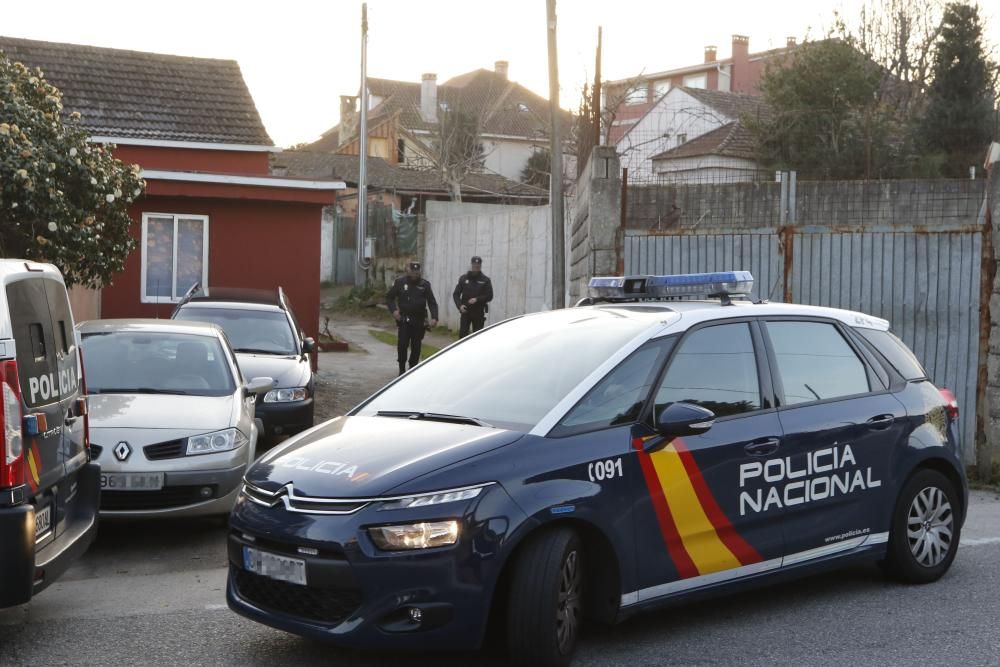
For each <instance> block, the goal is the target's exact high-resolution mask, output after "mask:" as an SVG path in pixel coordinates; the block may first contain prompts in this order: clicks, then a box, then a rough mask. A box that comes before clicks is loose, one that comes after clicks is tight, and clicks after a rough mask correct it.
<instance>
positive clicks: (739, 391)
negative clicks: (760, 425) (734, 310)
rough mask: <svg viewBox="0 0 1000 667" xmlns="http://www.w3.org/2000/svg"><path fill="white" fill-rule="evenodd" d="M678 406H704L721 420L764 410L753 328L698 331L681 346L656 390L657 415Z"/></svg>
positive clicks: (731, 326)
mask: <svg viewBox="0 0 1000 667" xmlns="http://www.w3.org/2000/svg"><path fill="white" fill-rule="evenodd" d="M679 402H684V403H693V404H695V405H700V406H702V407H703V408H706V409H708V410H711V411H712V412H714V413H715V415H716V416H717V417H726V416H729V415H738V414H742V413H744V412H750V411H752V410H759V409H760V407H761V397H760V382H759V379H758V377H757V359H756V357H755V355H754V348H753V338H752V336H751V334H750V325H749V324H747V323H746V322H740V323H738V324H721V325H717V326H712V327H707V328H704V329H699V330H697V331H695V332H694V333H692V334H691V335H689V336H688V337H687V338H685V339H684V340H683V341H682V342H681V346H680V348H678V350H677V354H675V355H674V358H673V359H672V360H671V362H670V367H669V368H668V369H667V373H666V375H665V376H664V378H663V382H662V383H661V384H660V388H659V390H658V391H657V392H656V411H657V413H659V411H660V410H662V409H663V408H665V407H666V406H668V405H670V404H671V403H679Z"/></svg>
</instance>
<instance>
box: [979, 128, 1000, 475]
mask: <svg viewBox="0 0 1000 667" xmlns="http://www.w3.org/2000/svg"><path fill="white" fill-rule="evenodd" d="M993 146H994V151H1000V144H993ZM989 172H990V183H989V190H988V197H987V198H986V200H985V202H984V204H983V232H984V234H983V236H984V243H985V245H986V246H987V251H988V253H987V255H986V261H984V262H983V268H984V269H985V271H986V276H985V282H984V286H983V296H984V297H987V296H988V298H989V306H988V307H987V309H986V312H984V313H983V315H984V317H985V316H986V315H987V314H988V315H989V333H988V334H986V335H984V336H983V339H981V340H980V354H981V355H982V356H985V357H986V362H985V364H982V363H981V364H980V367H979V384H980V389H981V390H982V401H981V402H980V404H979V406H978V407H979V410H978V412H979V415H980V417H979V425H980V429H981V431H982V433H981V435H980V437H979V438H977V440H976V469H977V472H978V473H979V477H980V478H981V479H988V478H992V479H997V477H1000V469H998V466H1000V277H998V273H1000V272H998V271H997V267H998V265H1000V233H998V226H1000V161H998V162H994V163H993V164H992V166H991V168H990V170H989ZM982 333H984V334H985V332H982Z"/></svg>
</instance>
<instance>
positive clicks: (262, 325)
mask: <svg viewBox="0 0 1000 667" xmlns="http://www.w3.org/2000/svg"><path fill="white" fill-rule="evenodd" d="M176 319H178V320H194V321H195V322H211V323H212V324H218V325H219V326H220V327H222V330H223V331H225V332H226V337H227V338H229V344H230V345H232V346H233V351H234V352H237V353H241V352H242V353H246V354H274V355H281V356H293V355H296V354H298V353H299V352H298V350H297V349H296V344H295V335H294V333H293V332H292V327H291V325H290V324H289V323H288V318H287V317H286V316H285V314H284V313H283V312H278V311H270V310H249V309H242V308H203V307H201V306H198V307H196V308H181V310H180V312H178V314H177V317H176Z"/></svg>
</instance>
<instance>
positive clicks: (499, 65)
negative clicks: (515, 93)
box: [493, 60, 510, 81]
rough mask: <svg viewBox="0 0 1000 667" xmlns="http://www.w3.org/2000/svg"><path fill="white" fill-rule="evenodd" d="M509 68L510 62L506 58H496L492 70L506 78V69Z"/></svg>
mask: <svg viewBox="0 0 1000 667" xmlns="http://www.w3.org/2000/svg"><path fill="white" fill-rule="evenodd" d="M509 68H510V63H509V62H507V61H506V60H498V61H496V62H495V63H493V71H494V72H496V73H497V76H499V77H501V78H503V79H504V80H505V81H506V80H507V70H508V69H509Z"/></svg>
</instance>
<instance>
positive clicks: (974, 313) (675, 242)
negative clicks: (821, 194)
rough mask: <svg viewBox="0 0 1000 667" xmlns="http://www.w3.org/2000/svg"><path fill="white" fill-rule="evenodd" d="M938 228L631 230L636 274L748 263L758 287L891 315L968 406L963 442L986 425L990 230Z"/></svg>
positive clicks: (630, 264) (631, 264)
mask: <svg viewBox="0 0 1000 667" xmlns="http://www.w3.org/2000/svg"><path fill="white" fill-rule="evenodd" d="M974 221H975V217H974V216H973V218H972V220H971V221H969V224H967V225H964V226H950V227H948V226H945V227H942V228H941V229H939V230H937V231H928V230H927V229H925V228H915V227H912V226H904V225H896V226H893V227H892V228H891V229H888V228H887V229H880V230H876V231H865V230H855V231H846V230H838V229H836V228H835V227H829V228H827V229H825V230H824V229H823V228H821V227H816V226H810V227H808V228H806V229H800V228H792V227H784V228H775V227H768V228H761V229H754V230H747V231H740V232H733V231H731V230H722V231H719V232H718V233H713V232H712V231H710V230H698V232H697V233H693V232H691V231H688V232H684V233H675V234H651V233H649V232H638V231H627V232H626V235H625V237H624V244H623V255H624V269H625V273H626V274H651V273H652V274H657V273H697V272H705V271H721V270H729V269H745V270H749V271H751V272H752V273H753V275H754V278H755V279H756V284H755V291H756V292H757V294H755V296H760V297H761V298H765V299H769V300H772V301H794V302H796V303H805V304H811V305H817V306H829V307H834V308H846V309H850V310H859V311H862V312H866V313H870V314H872V315H877V316H879V317H883V318H885V319H887V320H889V322H890V323H891V326H892V328H893V330H894V331H895V332H896V334H897V335H899V336H900V338H902V339H903V340H904V341H905V342H906V344H907V345H909V346H910V347H911V348H912V349H913V351H914V353H915V354H916V355H917V357H919V358H920V360H921V361H923V363H924V365H925V366H926V368H927V371H928V372H929V373H930V375H931V377H932V378H933V380H934V382H935V383H936V384H938V385H939V386H942V387H948V388H950V389H952V391H954V392H955V395H956V397H957V398H958V401H959V405H960V406H961V407H962V424H961V427H962V429H961V430H962V446H963V454H964V458H965V461H966V462H967V463H972V462H973V458H974V452H975V432H976V416H975V415H976V409H975V408H976V378H977V368H978V356H979V355H978V352H979V347H978V345H979V343H978V341H979V325H980V317H981V312H980V307H979V300H980V296H979V289H980V279H981V277H980V271H981V264H980V260H981V252H982V233H981V232H980V230H979V229H978V228H977V227H976V226H975V225H974V224H972V223H974Z"/></svg>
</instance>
